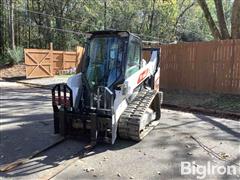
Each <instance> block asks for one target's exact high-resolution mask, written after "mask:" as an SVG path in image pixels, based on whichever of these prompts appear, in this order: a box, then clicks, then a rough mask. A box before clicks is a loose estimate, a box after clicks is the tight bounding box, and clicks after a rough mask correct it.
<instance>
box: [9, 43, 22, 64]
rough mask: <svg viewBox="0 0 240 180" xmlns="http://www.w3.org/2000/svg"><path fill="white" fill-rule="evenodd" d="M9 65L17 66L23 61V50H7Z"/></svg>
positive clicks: (20, 48)
mask: <svg viewBox="0 0 240 180" xmlns="http://www.w3.org/2000/svg"><path fill="white" fill-rule="evenodd" d="M7 52H8V56H9V64H19V63H20V62H22V60H23V48H22V47H19V46H18V47H16V48H14V49H8V50H7Z"/></svg>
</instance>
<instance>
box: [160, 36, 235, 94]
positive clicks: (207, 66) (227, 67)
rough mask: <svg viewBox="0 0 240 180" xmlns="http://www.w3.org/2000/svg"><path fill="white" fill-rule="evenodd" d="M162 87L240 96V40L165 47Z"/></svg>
mask: <svg viewBox="0 0 240 180" xmlns="http://www.w3.org/2000/svg"><path fill="white" fill-rule="evenodd" d="M160 58H161V88H163V89H177V90H191V91H200V92H218V93H230V94H240V40H225V41H212V42H198V43H179V44H171V45H163V46H161V57H160Z"/></svg>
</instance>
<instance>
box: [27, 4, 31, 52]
mask: <svg viewBox="0 0 240 180" xmlns="http://www.w3.org/2000/svg"><path fill="white" fill-rule="evenodd" d="M27 10H28V12H27V16H28V22H29V25H28V48H30V46H31V26H30V24H31V17H30V13H29V10H30V8H29V0H27Z"/></svg>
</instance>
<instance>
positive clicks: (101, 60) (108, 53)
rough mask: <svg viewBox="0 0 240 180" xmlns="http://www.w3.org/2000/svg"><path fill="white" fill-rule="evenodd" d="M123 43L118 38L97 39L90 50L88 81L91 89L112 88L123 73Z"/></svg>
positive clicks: (92, 42) (90, 45)
mask: <svg viewBox="0 0 240 180" xmlns="http://www.w3.org/2000/svg"><path fill="white" fill-rule="evenodd" d="M121 42H122V41H121V40H120V39H119V38H118V37H95V38H93V39H92V40H91V41H90V44H89V48H88V65H87V74H86V75H87V80H88V82H89V85H90V87H91V88H94V87H97V86H107V87H109V86H111V85H112V84H113V83H114V82H115V81H116V80H117V78H118V77H119V75H120V73H121V60H122V55H123V53H122V43H121Z"/></svg>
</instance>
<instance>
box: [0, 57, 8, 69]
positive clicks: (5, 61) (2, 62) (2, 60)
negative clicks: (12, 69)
mask: <svg viewBox="0 0 240 180" xmlns="http://www.w3.org/2000/svg"><path fill="white" fill-rule="evenodd" d="M9 64H10V62H9V57H8V54H1V55H0V67H3V66H6V65H9Z"/></svg>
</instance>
